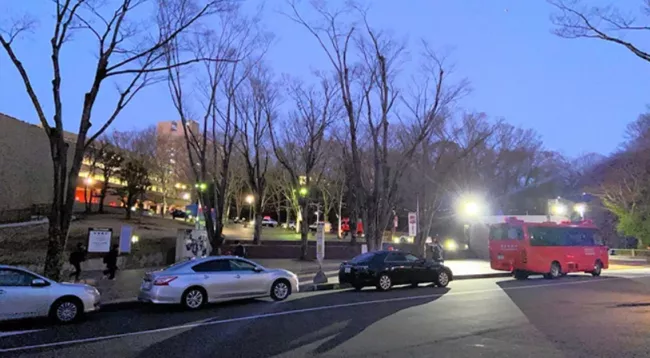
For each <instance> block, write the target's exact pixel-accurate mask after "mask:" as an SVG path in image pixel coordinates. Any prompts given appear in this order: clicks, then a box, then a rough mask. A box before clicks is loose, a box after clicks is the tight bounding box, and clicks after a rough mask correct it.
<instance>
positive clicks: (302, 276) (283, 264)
mask: <svg viewBox="0 0 650 358" xmlns="http://www.w3.org/2000/svg"><path fill="white" fill-rule="evenodd" d="M255 262H257V263H259V264H261V265H262V266H264V267H267V268H283V269H285V270H289V271H291V272H293V273H295V274H296V275H298V279H299V281H300V291H301V292H307V291H320V290H332V289H339V288H344V287H341V285H339V282H338V268H339V265H340V261H338V260H325V262H324V263H323V271H324V272H325V275H326V276H327V278H328V282H327V283H325V284H318V285H316V284H314V283H313V279H314V275H315V274H316V272H318V269H319V267H318V262H316V261H298V260H292V259H267V260H265V259H260V260H255ZM445 265H447V266H448V267H449V268H451V270H452V272H453V273H454V280H463V279H477V278H493V277H509V276H510V273H509V272H503V271H494V270H492V269H491V268H490V263H489V262H487V261H482V260H448V261H445ZM156 269H158V268H157V267H152V268H147V269H134V270H119V271H118V272H117V275H116V278H115V280H113V281H111V280H106V279H102V276H103V275H102V272H101V271H86V272H83V273H82V275H81V280H82V282H85V283H88V284H90V285H93V286H95V287H97V289H98V290H99V292H101V294H102V302H103V303H104V304H117V303H125V302H134V301H135V300H136V296H137V294H138V291H139V290H140V284H141V283H142V278H143V277H144V275H145V273H146V272H149V271H152V270H156Z"/></svg>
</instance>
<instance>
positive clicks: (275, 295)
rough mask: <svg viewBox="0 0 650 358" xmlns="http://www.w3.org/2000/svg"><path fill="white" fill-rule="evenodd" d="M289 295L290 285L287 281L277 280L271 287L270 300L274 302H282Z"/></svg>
mask: <svg viewBox="0 0 650 358" xmlns="http://www.w3.org/2000/svg"><path fill="white" fill-rule="evenodd" d="M290 294H291V285H290V284H289V282H287V280H277V281H275V282H273V285H272V286H271V298H272V299H273V300H275V301H284V300H285V299H286V298H287V297H289V295H290Z"/></svg>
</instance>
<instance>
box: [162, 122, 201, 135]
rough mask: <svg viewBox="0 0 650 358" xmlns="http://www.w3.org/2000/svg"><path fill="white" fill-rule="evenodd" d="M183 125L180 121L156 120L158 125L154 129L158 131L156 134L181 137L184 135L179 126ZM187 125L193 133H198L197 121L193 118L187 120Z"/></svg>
mask: <svg viewBox="0 0 650 358" xmlns="http://www.w3.org/2000/svg"><path fill="white" fill-rule="evenodd" d="M182 125H183V122H182V121H165V122H158V125H157V127H156V130H157V132H158V135H171V136H179V137H182V136H184V135H185V134H184V132H183V128H182V127H181V126H182ZM187 127H188V128H189V130H190V131H191V132H192V133H194V134H195V135H198V133H199V123H198V122H196V121H193V120H188V121H187Z"/></svg>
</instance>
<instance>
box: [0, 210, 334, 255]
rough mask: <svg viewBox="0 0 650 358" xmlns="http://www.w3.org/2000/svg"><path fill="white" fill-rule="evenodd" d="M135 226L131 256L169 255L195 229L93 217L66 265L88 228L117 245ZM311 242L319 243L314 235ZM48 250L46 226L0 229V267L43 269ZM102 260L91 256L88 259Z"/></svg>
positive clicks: (73, 233) (233, 233) (230, 233)
mask: <svg viewBox="0 0 650 358" xmlns="http://www.w3.org/2000/svg"><path fill="white" fill-rule="evenodd" d="M125 224H128V225H132V226H133V227H134V230H133V233H134V235H137V236H138V237H139V241H138V242H137V243H135V244H133V247H132V254H134V255H138V254H148V253H155V252H167V251H168V250H169V249H171V248H173V247H175V245H176V234H177V230H178V229H187V228H192V227H193V225H191V224H188V223H185V222H183V221H181V220H172V219H170V218H165V219H163V218H160V217H149V216H143V217H141V218H140V217H137V216H136V217H134V218H133V219H132V220H130V221H127V220H125V219H124V214H123V213H107V214H102V215H99V214H92V215H88V216H86V217H81V218H79V220H75V221H73V222H72V225H71V228H70V234H69V237H68V244H67V247H66V253H65V254H64V261H65V262H67V261H68V256H69V252H70V251H71V250H72V249H74V248H75V246H76V245H77V243H82V244H84V245H86V246H87V245H88V229H89V228H111V229H113V243H118V240H119V236H120V228H121V226H122V225H125ZM224 235H225V236H226V239H229V240H237V239H238V240H252V237H253V229H252V227H248V228H244V227H243V225H241V224H230V225H226V227H225V228H224ZM325 239H326V240H329V241H338V238H337V237H336V235H335V234H331V233H326V234H325ZM264 240H287V241H299V240H300V234H298V233H295V232H294V231H291V230H288V229H283V228H279V227H278V228H266V227H265V228H263V229H262V242H264ZM309 240H313V241H315V240H316V235H315V233H313V232H310V234H309ZM46 250H47V224H40V225H30V226H20V227H8V228H0V263H2V264H5V265H41V264H43V263H44V260H45V253H46ZM95 256H97V257H98V256H101V255H100V254H94V256H93V254H90V255H89V258H92V257H95Z"/></svg>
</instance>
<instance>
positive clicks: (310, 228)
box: [309, 221, 325, 231]
mask: <svg viewBox="0 0 650 358" xmlns="http://www.w3.org/2000/svg"><path fill="white" fill-rule="evenodd" d="M318 224H323V225H325V222H323V221H319V222H316V223H313V224H311V225H309V231H316V230H318Z"/></svg>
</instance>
